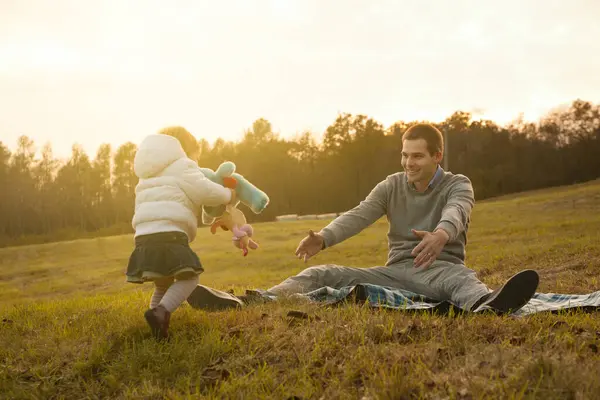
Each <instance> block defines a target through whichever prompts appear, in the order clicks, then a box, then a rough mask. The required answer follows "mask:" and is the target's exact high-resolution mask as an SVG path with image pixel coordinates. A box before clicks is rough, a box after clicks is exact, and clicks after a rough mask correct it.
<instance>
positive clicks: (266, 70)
mask: <svg viewBox="0 0 600 400" xmlns="http://www.w3.org/2000/svg"><path fill="white" fill-rule="evenodd" d="M598 15H600V1H597V0H588V1H584V0H572V1H563V0H560V1H556V0H540V1H538V0H516V1H514V0H503V1H502V2H500V1H481V0H474V1H470V0H469V1H467V0H452V1H450V0H435V1H433V0H414V1H408V0H362V1H358V0H256V1H250V0H221V1H214V0H209V1H203V0H172V1H168V2H167V1H154V0H139V1H133V0H131V1H130V0H102V1H81V0H71V1H67V0H46V1H33V0H0V141H1V142H2V143H4V145H6V146H8V147H9V148H10V149H11V150H13V149H14V148H15V147H16V142H17V138H18V137H19V136H20V135H27V136H29V137H30V138H32V139H33V140H34V142H35V144H36V146H37V147H38V148H41V147H42V145H43V144H44V143H46V142H50V143H51V144H52V147H53V149H54V154H55V156H58V157H67V156H68V155H69V154H70V152H71V147H72V145H73V144H75V143H78V144H80V145H82V146H83V148H84V149H85V150H86V152H87V153H88V154H89V155H90V156H92V157H93V156H94V155H95V153H96V151H97V149H98V147H99V146H100V144H102V143H110V144H112V145H113V146H115V147H118V146H119V145H121V144H123V143H125V142H127V141H132V142H134V143H139V141H141V140H142V139H143V138H144V136H146V135H148V134H151V133H155V132H156V131H158V130H159V129H160V128H162V127H164V126H168V125H183V126H184V127H186V128H187V129H188V130H190V131H191V132H192V133H193V134H194V135H195V136H196V137H198V138H204V139H206V140H208V141H209V142H210V143H214V141H215V140H216V139H217V138H219V137H221V138H223V139H225V140H231V141H237V140H240V139H241V137H242V135H243V132H244V130H245V129H247V128H249V127H250V126H251V125H252V122H253V121H254V120H256V119H258V118H266V119H267V120H269V121H270V122H271V123H272V126H273V128H274V131H275V132H278V133H279V134H280V135H281V136H283V137H293V136H294V135H296V134H299V133H302V132H304V131H306V130H310V131H312V132H314V133H315V134H316V136H317V137H318V138H320V137H321V135H322V133H323V132H324V131H325V129H326V128H327V126H328V125H329V124H331V123H332V122H333V121H334V120H335V118H336V116H337V114H338V113H341V112H348V113H352V114H366V115H368V116H370V117H373V118H374V119H376V120H377V121H379V122H381V123H382V124H383V125H384V126H385V127H388V126H389V125H391V124H392V123H394V122H396V121H399V120H404V121H411V120H417V119H426V120H430V121H442V120H444V119H445V118H446V117H448V116H450V115H451V114H452V113H453V112H454V111H457V110H462V111H469V112H473V113H474V116H475V118H476V119H478V118H489V119H492V120H494V121H496V122H498V123H501V124H502V123H507V122H509V121H511V120H513V119H515V118H516V117H518V115H519V114H520V113H523V115H524V118H525V119H526V120H532V121H535V120H537V119H538V118H539V117H540V116H542V115H544V114H545V113H546V112H547V111H548V110H550V109H552V108H555V107H557V106H559V105H561V104H569V103H571V102H572V101H573V100H575V99H577V98H580V99H583V100H587V101H591V102H592V103H600V74H599V71H600V40H598V38H600V24H598V22H597V17H598Z"/></svg>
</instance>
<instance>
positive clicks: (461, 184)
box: [436, 175, 475, 241]
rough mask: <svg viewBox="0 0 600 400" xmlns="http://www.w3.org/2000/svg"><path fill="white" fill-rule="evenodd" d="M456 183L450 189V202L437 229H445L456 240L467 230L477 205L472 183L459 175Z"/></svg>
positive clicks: (443, 210) (445, 207)
mask: <svg viewBox="0 0 600 400" xmlns="http://www.w3.org/2000/svg"><path fill="white" fill-rule="evenodd" d="M457 178H458V179H457V180H456V183H454V184H453V185H452V187H451V188H450V192H449V194H448V200H447V201H446V205H445V206H444V208H443V209H442V217H441V218H440V222H439V223H438V225H437V227H436V229H440V228H441V229H443V230H445V231H446V232H447V233H448V236H449V237H450V238H449V240H448V241H453V240H455V239H456V238H457V237H458V235H460V234H461V233H462V232H464V231H465V230H466V227H467V225H468V223H469V220H470V217H471V210H472V209H473V205H474V204H475V196H474V193H473V186H472V185H471V181H470V180H469V178H467V177H466V176H464V175H457Z"/></svg>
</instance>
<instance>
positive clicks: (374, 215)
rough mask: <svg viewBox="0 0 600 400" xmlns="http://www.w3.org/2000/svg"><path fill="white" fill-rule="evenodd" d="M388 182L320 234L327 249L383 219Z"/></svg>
mask: <svg viewBox="0 0 600 400" xmlns="http://www.w3.org/2000/svg"><path fill="white" fill-rule="evenodd" d="M388 185H389V183H388V181H387V180H385V181H382V182H380V183H378V184H377V186H375V188H373V190H371V193H369V195H368V196H367V197H366V198H365V199H364V200H363V201H361V202H360V204H359V205H358V206H356V207H354V208H353V209H352V210H349V211H347V212H346V213H344V214H342V215H340V216H339V217H337V218H336V219H334V220H333V221H331V223H329V225H327V226H326V227H325V228H323V229H322V230H321V231H320V232H319V234H320V235H321V236H323V238H324V239H325V247H331V246H333V245H336V244H338V243H340V242H343V241H344V240H346V239H348V238H350V237H352V236H354V235H356V234H357V233H359V232H360V231H362V230H363V229H365V228H366V227H368V226H369V225H371V224H373V223H374V222H375V221H377V220H378V219H379V218H381V217H382V216H383V215H384V214H385V213H386V210H387V199H388Z"/></svg>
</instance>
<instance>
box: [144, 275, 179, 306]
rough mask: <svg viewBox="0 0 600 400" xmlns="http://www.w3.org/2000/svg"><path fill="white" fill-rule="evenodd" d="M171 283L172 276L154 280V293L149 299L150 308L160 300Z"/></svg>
mask: <svg viewBox="0 0 600 400" xmlns="http://www.w3.org/2000/svg"><path fill="white" fill-rule="evenodd" d="M172 284H173V277H167V278H161V279H157V280H155V281H154V293H152V298H151V299H150V308H156V307H157V306H158V305H159V304H160V301H161V300H162V298H163V296H164V295H165V293H167V289H169V286H171V285H172Z"/></svg>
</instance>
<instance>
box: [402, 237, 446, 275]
mask: <svg viewBox="0 0 600 400" xmlns="http://www.w3.org/2000/svg"><path fill="white" fill-rule="evenodd" d="M412 233H413V234H414V235H415V236H417V237H419V238H420V239H421V243H419V244H418V245H417V246H416V247H415V248H414V249H413V251H412V252H411V255H412V256H413V257H414V256H416V258H415V260H414V265H415V268H418V267H424V268H427V267H429V266H430V265H431V264H432V263H433V262H434V261H435V260H436V259H437V258H438V257H439V255H440V253H441V252H442V249H443V248H444V246H445V245H446V243H448V239H449V236H448V233H446V231H445V230H443V229H438V230H436V231H435V232H433V233H432V232H427V231H417V230H414V229H413V230H412Z"/></svg>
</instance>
